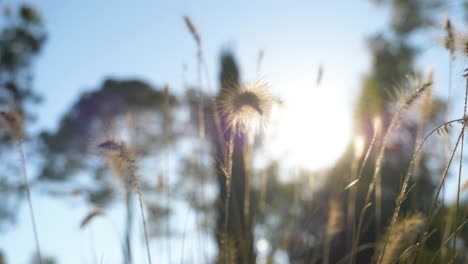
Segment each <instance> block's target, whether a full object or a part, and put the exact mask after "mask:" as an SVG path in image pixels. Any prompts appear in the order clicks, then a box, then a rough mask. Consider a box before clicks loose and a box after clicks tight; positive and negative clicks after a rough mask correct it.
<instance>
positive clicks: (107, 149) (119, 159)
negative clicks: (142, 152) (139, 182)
mask: <svg viewBox="0 0 468 264" xmlns="http://www.w3.org/2000/svg"><path fill="white" fill-rule="evenodd" d="M98 149H99V150H101V151H102V152H103V154H104V156H105V157H106V158H107V162H108V164H109V166H110V167H111V169H112V170H114V172H115V174H116V175H117V176H118V177H119V179H120V180H121V181H122V182H123V183H124V185H125V187H126V188H130V186H131V184H132V183H135V181H134V180H135V179H134V177H135V159H134V158H133V155H132V153H131V152H130V151H129V150H128V148H127V147H126V146H125V144H124V143H123V142H118V141H115V140H107V141H105V142H103V143H101V144H99V145H98Z"/></svg>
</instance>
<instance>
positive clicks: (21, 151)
mask: <svg viewBox="0 0 468 264" xmlns="http://www.w3.org/2000/svg"><path fill="white" fill-rule="evenodd" d="M16 146H17V148H18V154H19V156H20V160H21V170H22V173H23V177H24V190H25V192H26V197H27V199H28V207H29V216H30V217H31V223H32V228H33V233H34V243H35V244H36V251H37V258H38V260H39V264H42V263H43V262H42V254H41V248H40V246H39V235H38V232H37V224H36V217H35V214H34V207H33V203H32V197H31V188H30V184H29V177H28V171H27V168H26V157H25V155H24V149H23V141H22V139H21V138H18V139H17V140H16Z"/></svg>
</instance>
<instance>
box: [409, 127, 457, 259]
mask: <svg viewBox="0 0 468 264" xmlns="http://www.w3.org/2000/svg"><path fill="white" fill-rule="evenodd" d="M465 126H466V120H464V119H463V127H462V130H461V133H460V135H459V136H458V139H457V141H456V143H455V146H454V147H453V149H452V153H451V154H450V156H449V160H448V161H447V164H446V166H445V169H444V172H443V174H442V179H441V181H440V183H439V186H438V188H437V191H436V195H435V197H434V200H433V201H432V206H431V210H430V212H429V215H428V218H427V220H426V224H425V226H424V229H423V234H422V235H421V237H420V239H419V242H418V244H419V248H420V249H421V248H423V246H424V243H425V237H426V234H427V229H428V228H429V224H430V222H431V220H432V215H433V213H434V210H435V207H436V204H437V200H438V198H439V195H440V191H441V189H442V186H443V185H444V183H445V179H446V178H447V175H448V170H449V168H450V165H451V163H452V160H453V157H454V155H455V152H456V150H457V148H458V144H459V143H460V140H461V138H462V135H463V133H464V132H465ZM420 254H421V250H420V251H419V253H418V255H417V256H416V258H418V257H419V255H420Z"/></svg>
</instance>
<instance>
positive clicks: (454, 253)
mask: <svg viewBox="0 0 468 264" xmlns="http://www.w3.org/2000/svg"><path fill="white" fill-rule="evenodd" d="M467 101H468V78H466V88H465V102H464V105H463V117H466V110H467V109H466V108H467V103H468V102H467ZM464 126H465V124H464V125H463V127H464ZM464 141H465V133H463V134H462V139H461V145H460V164H459V167H458V186H457V204H456V208H455V226H457V223H458V214H459V210H460V186H461V174H462V166H463V145H464ZM453 255H454V256H456V255H457V231H455V236H454V239H453Z"/></svg>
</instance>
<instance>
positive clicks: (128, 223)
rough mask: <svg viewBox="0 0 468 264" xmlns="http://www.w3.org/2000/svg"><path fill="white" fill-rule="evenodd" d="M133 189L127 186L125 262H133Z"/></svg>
mask: <svg viewBox="0 0 468 264" xmlns="http://www.w3.org/2000/svg"><path fill="white" fill-rule="evenodd" d="M131 197H132V196H131V191H130V188H129V187H128V186H126V187H125V206H126V209H127V215H126V216H125V217H126V226H125V251H124V258H125V263H129V264H131V263H132V262H133V261H132V245H131V232H132V222H133V221H132V218H133V210H132V199H131Z"/></svg>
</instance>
